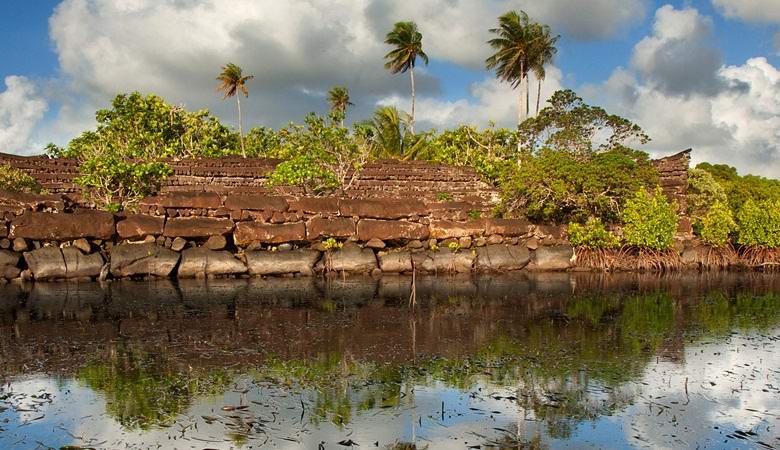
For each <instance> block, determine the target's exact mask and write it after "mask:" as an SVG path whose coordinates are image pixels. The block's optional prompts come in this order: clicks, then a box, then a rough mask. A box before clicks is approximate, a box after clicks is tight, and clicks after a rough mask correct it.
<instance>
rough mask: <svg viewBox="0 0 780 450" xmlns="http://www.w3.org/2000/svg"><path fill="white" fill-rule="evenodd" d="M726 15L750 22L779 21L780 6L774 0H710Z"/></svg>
mask: <svg viewBox="0 0 780 450" xmlns="http://www.w3.org/2000/svg"><path fill="white" fill-rule="evenodd" d="M712 4H713V5H715V7H717V8H718V9H720V10H721V11H722V12H723V14H724V15H725V16H726V17H734V18H738V19H742V20H747V21H751V22H764V23H772V22H774V23H780V8H778V7H777V1H776V0H712Z"/></svg>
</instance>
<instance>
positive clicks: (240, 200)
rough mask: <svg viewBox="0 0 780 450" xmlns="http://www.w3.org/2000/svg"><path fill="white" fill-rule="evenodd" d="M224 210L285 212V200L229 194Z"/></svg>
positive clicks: (254, 195)
mask: <svg viewBox="0 0 780 450" xmlns="http://www.w3.org/2000/svg"><path fill="white" fill-rule="evenodd" d="M225 208H227V209H229V210H242V209H243V210H250V211H278V212H284V211H287V200H285V199H284V198H283V197H273V196H269V195H258V194H231V195H228V196H227V198H226V199H225Z"/></svg>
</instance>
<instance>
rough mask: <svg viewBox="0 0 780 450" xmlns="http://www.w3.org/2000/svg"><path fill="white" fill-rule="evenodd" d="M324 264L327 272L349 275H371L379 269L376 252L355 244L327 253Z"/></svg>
mask: <svg viewBox="0 0 780 450" xmlns="http://www.w3.org/2000/svg"><path fill="white" fill-rule="evenodd" d="M322 264H323V265H324V269H325V270H329V271H334V272H347V273H371V272H372V271H373V270H374V269H376V268H377V262H376V255H374V251H373V250H371V249H368V248H360V247H359V246H357V245H354V244H352V245H344V248H342V249H341V250H336V251H334V252H331V253H329V254H327V253H326V254H325V256H324V257H323V261H322Z"/></svg>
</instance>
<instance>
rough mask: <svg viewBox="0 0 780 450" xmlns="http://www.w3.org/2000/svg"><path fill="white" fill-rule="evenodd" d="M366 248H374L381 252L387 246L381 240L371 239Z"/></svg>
mask: <svg viewBox="0 0 780 450" xmlns="http://www.w3.org/2000/svg"><path fill="white" fill-rule="evenodd" d="M364 247H366V248H373V249H375V250H381V249H383V248H385V247H386V246H385V243H384V242H382V240H381V239H377V238H371V239H369V241H368V242H366V245H365V246H364Z"/></svg>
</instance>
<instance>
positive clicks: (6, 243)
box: [0, 238, 11, 250]
mask: <svg viewBox="0 0 780 450" xmlns="http://www.w3.org/2000/svg"><path fill="white" fill-rule="evenodd" d="M0 248H1V249H3V250H5V249H8V248H11V241H10V240H8V238H2V239H0Z"/></svg>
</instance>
